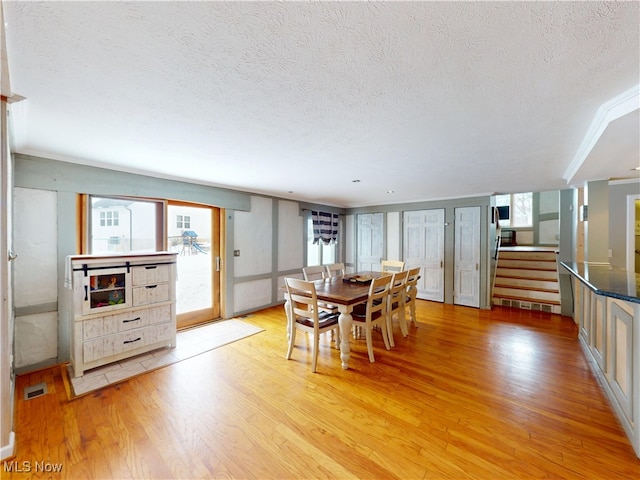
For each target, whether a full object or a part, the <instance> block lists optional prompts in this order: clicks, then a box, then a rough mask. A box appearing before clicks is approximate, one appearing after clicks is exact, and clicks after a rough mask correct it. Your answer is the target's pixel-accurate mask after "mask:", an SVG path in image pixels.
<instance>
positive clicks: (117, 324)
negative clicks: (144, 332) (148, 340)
mask: <svg viewBox="0 0 640 480" xmlns="http://www.w3.org/2000/svg"><path fill="white" fill-rule="evenodd" d="M149 318H150V316H149V312H148V310H136V311H133V312H123V313H118V314H116V315H105V316H104V317H102V318H92V319H91V320H85V321H84V322H82V338H83V339H84V340H90V339H92V338H98V337H103V336H105V335H112V334H114V333H117V332H123V331H127V330H133V329H134V328H140V327H144V326H146V325H148V324H149Z"/></svg>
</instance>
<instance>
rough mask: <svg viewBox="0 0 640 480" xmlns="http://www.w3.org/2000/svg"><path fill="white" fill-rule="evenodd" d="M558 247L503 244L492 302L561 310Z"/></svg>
mask: <svg viewBox="0 0 640 480" xmlns="http://www.w3.org/2000/svg"><path fill="white" fill-rule="evenodd" d="M556 256H557V249H556V248H555V247H500V250H499V252H498V264H497V267H496V277H495V282H494V288H493V304H494V305H502V306H505V307H515V308H522V309H525V310H540V311H542V312H550V313H557V314H559V313H560V287H559V283H558V263H557V259H556Z"/></svg>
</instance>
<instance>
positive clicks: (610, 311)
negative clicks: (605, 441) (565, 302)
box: [560, 262, 640, 457]
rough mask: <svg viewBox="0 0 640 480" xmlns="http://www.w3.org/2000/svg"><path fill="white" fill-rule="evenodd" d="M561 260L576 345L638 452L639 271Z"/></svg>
mask: <svg viewBox="0 0 640 480" xmlns="http://www.w3.org/2000/svg"><path fill="white" fill-rule="evenodd" d="M560 264H561V265H562V266H563V267H564V268H565V269H567V270H568V271H569V273H571V275H572V277H573V281H572V286H573V300H574V310H573V312H574V320H575V321H576V323H578V326H579V334H578V339H579V341H580V345H581V346H582V349H583V351H584V353H585V355H586V356H587V358H588V359H589V360H590V363H591V365H592V366H593V372H594V373H595V375H596V376H597V377H598V379H599V380H600V383H601V384H602V386H603V388H604V390H605V393H606V395H607V397H608V398H609V401H610V403H611V405H612V406H613V409H614V411H615V412H616V415H617V417H618V419H619V420H620V423H621V424H622V426H623V428H624V430H625V432H626V433H627V435H628V437H629V439H630V441H631V444H632V445H633V448H634V450H635V452H636V455H638V457H640V275H637V274H636V273H634V272H629V271H627V270H624V269H620V268H613V267H611V266H609V265H593V264H584V263H574V262H561V263H560Z"/></svg>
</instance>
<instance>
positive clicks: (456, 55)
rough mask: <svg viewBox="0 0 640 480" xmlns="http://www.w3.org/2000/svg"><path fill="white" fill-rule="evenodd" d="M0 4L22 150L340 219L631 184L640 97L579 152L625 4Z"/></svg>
mask: <svg viewBox="0 0 640 480" xmlns="http://www.w3.org/2000/svg"><path fill="white" fill-rule="evenodd" d="M2 6H3V9H4V16H5V30H6V46H7V56H8V62H9V71H10V75H11V89H12V92H13V93H15V94H18V95H21V96H24V97H26V99H27V100H25V101H23V102H20V103H15V104H13V106H12V119H13V126H12V128H13V140H14V150H15V151H17V152H21V153H26V154H32V155H39V156H46V157H49V158H55V159H60V160H67V161H73V162H77V163H85V164H91V165H99V166H107V167H109V168H117V169H121V170H126V171H132V172H141V173H150V174H152V175H156V176H161V177H170V178H178V179H184V180H187V181H195V182H199V183H205V184H211V185H219V186H225V187H228V188H234V189H240V190H244V191H249V192H257V193H266V194H271V195H276V196H279V197H284V198H291V199H296V200H304V201H309V202H317V203H323V204H330V205H336V206H344V207H356V206H366V205H378V204H387V203H401V202H411V201H419V200H430V199H442V198H458V197H466V196H475V195H486V194H491V193H494V192H499V193H502V192H520V191H543V190H552V189H558V188H566V187H567V185H574V184H578V183H580V182H583V181H585V180H595V179H602V178H610V177H615V178H618V177H634V176H635V177H638V173H637V172H631V168H632V167H634V166H638V165H639V164H640V160H639V153H638V152H639V148H638V137H639V135H640V134H639V133H638V131H639V130H638V128H639V123H638V118H639V117H638V108H637V107H638V106H637V96H636V97H635V100H632V102H633V101H635V103H636V106H635V107H634V108H632V109H631V111H630V113H627V114H625V115H624V116H623V117H622V118H620V119H619V120H615V121H613V122H611V123H610V124H609V127H608V128H606V129H605V130H604V133H603V135H602V136H601V137H599V138H600V141H598V142H597V143H596V145H595V147H594V148H593V149H588V151H586V153H585V155H583V157H584V163H581V162H582V160H583V158H578V157H579V156H580V155H579V154H580V151H581V150H580V149H581V145H583V144H584V142H585V137H587V136H588V135H589V129H590V126H591V124H592V122H593V120H594V118H596V116H597V114H598V111H599V108H600V107H601V106H602V105H603V104H606V103H607V102H609V101H611V100H612V99H614V98H616V97H618V96H619V95H621V94H623V93H624V92H628V91H629V90H632V89H634V88H637V87H638V84H639V83H640V79H639V72H640V63H639V62H640V46H639V45H640V36H639V30H640V26H639V25H640V13H639V12H640V10H639V7H640V3H639V2H637V1H634V2H622V3H609V2H597V1H592V2H576V3H574V2H491V3H489V2H366V3H364V2H332V3H329V2H52V1H47V2H15V1H6V0H5V1H4V2H3V5H2ZM597 139H598V138H596V139H595V140H597ZM583 153H584V152H583ZM576 161H578V163H577V164H576V163H575V162H576ZM572 165H573V167H575V168H573V171H574V173H575V174H572V175H571V177H570V178H563V176H565V174H566V172H567V171H569V170H571V166H572ZM354 179H359V180H360V182H359V183H353V182H352V180H354ZM388 190H393V191H394V193H387V191H388ZM291 192H292V193H291Z"/></svg>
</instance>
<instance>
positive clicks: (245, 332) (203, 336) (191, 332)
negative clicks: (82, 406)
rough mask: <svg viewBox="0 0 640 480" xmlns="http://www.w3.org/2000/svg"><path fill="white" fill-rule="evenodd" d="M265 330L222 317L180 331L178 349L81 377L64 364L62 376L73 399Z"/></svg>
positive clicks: (145, 355)
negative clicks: (76, 376) (218, 319)
mask: <svg viewBox="0 0 640 480" xmlns="http://www.w3.org/2000/svg"><path fill="white" fill-rule="evenodd" d="M263 331H264V329H262V328H260V327H256V326H254V325H250V324H248V323H246V322H243V321H242V320H238V319H235V318H232V319H230V320H220V321H217V322H213V323H209V324H207V325H203V326H199V327H195V328H190V329H188V330H183V331H180V332H178V334H177V335H176V348H168V347H167V348H160V349H158V350H154V351H153V352H149V353H146V354H143V355H139V356H136V357H133V358H128V359H126V360H122V361H120V362H116V363H110V364H109V365H105V366H103V367H98V368H94V369H92V370H87V371H86V372H84V375H83V376H82V377H78V378H74V377H73V376H72V375H71V373H70V369H71V366H70V365H63V366H62V373H63V375H62V377H63V379H64V382H65V388H66V389H67V394H68V396H69V399H73V398H77V397H80V396H82V395H86V394H87V393H90V392H93V391H95V390H98V389H100V388H103V387H106V386H108V385H113V384H116V383H119V382H123V381H125V380H128V379H129V378H132V377H135V376H137V375H140V374H142V373H147V372H150V371H152V370H156V369H158V368H162V367H166V366H167V365H171V364H172V363H176V362H180V361H182V360H185V359H187V358H191V357H194V356H196V355H200V354H201V353H204V352H208V351H209V350H213V349H215V348H218V347H221V346H223V345H227V344H229V343H232V342H236V341H238V340H241V339H243V338H246V337H249V336H251V335H255V334H256V333H260V332H263Z"/></svg>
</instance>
